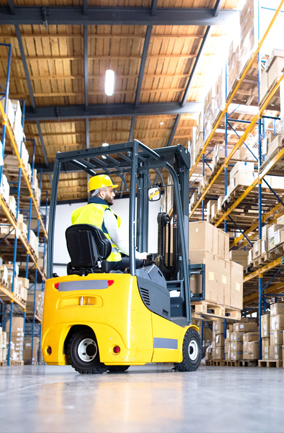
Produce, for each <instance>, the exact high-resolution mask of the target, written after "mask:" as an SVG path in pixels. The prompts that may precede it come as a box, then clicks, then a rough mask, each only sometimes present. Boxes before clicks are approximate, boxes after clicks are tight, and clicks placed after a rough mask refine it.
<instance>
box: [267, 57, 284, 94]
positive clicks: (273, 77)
mask: <svg viewBox="0 0 284 433" xmlns="http://www.w3.org/2000/svg"><path fill="white" fill-rule="evenodd" d="M283 66H284V59H283V58H282V57H273V60H272V62H271V63H270V64H269V68H268V87H270V86H272V85H273V83H276V82H277V81H279V80H280V78H281V76H282V74H283V72H282V69H283Z"/></svg>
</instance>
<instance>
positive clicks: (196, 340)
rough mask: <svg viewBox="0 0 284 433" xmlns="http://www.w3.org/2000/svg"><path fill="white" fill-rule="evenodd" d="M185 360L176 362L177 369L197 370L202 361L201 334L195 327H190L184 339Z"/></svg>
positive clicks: (183, 352) (183, 351)
mask: <svg viewBox="0 0 284 433" xmlns="http://www.w3.org/2000/svg"><path fill="white" fill-rule="evenodd" d="M182 355H183V360H182V362H180V363H179V364H175V369H176V370H177V371H195V370H197V369H198V367H199V365H200V362H201V342H200V336H199V334H198V332H197V331H196V330H195V329H191V328H189V329H188V330H187V332H186V334H185V336H184V339H183V347H182Z"/></svg>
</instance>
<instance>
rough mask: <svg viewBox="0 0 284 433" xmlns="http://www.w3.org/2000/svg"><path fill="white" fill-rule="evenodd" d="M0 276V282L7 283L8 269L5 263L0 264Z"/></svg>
mask: <svg viewBox="0 0 284 433" xmlns="http://www.w3.org/2000/svg"><path fill="white" fill-rule="evenodd" d="M0 278H1V284H8V269H7V266H5V265H1V266H0Z"/></svg>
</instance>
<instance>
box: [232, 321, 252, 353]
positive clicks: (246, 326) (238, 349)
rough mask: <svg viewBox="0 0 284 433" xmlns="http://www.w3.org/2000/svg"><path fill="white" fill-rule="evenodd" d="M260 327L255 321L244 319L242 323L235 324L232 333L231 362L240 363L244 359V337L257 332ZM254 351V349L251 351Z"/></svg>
mask: <svg viewBox="0 0 284 433" xmlns="http://www.w3.org/2000/svg"><path fill="white" fill-rule="evenodd" d="M257 330H258V327H257V323H256V322H255V320H254V319H253V320H250V319H242V321H241V322H238V323H234V325H233V332H232V333H231V360H232V361H239V360H242V359H245V358H244V335H245V334H247V333H255V332H257ZM250 350H252V348H251V349H250Z"/></svg>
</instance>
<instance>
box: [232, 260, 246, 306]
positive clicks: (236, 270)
mask: <svg viewBox="0 0 284 433" xmlns="http://www.w3.org/2000/svg"><path fill="white" fill-rule="evenodd" d="M230 282H231V290H230V294H231V300H230V306H231V307H234V308H239V309H242V308H243V267H242V266H241V265H239V264H238V263H235V262H230Z"/></svg>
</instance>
